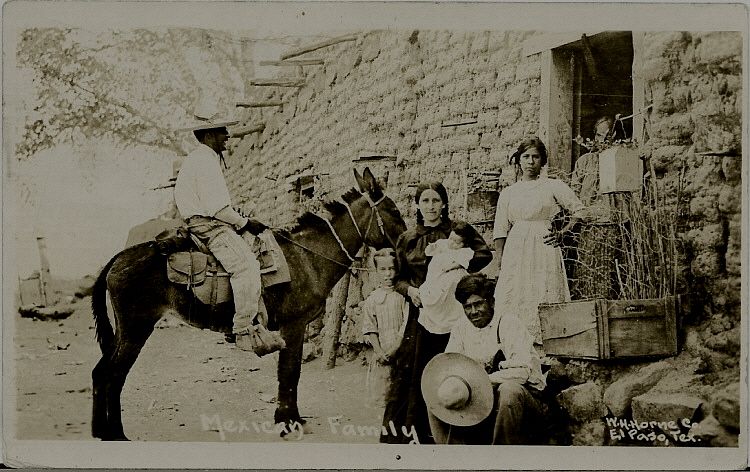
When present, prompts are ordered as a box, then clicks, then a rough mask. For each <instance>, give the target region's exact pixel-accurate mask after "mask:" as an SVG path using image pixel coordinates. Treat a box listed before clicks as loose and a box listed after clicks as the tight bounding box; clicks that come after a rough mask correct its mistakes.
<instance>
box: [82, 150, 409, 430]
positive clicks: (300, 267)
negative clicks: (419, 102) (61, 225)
mask: <svg viewBox="0 0 750 472" xmlns="http://www.w3.org/2000/svg"><path fill="white" fill-rule="evenodd" d="M206 149H209V148H208V147H206ZM209 150H210V151H211V152H213V153H214V154H212V155H211V157H214V156H218V153H216V151H214V150H213V148H211V149H209ZM217 158H218V157H217ZM354 176H355V178H356V180H357V186H358V190H355V189H351V190H349V191H348V192H346V193H344V194H343V195H342V197H341V199H342V201H331V202H327V203H324V207H325V209H326V210H327V215H326V216H325V217H323V216H320V215H315V214H312V213H305V214H304V215H302V216H301V217H300V218H299V220H298V221H297V225H296V226H295V227H294V228H293V229H291V230H289V231H281V230H273V234H274V236H275V237H276V240H277V241H278V243H279V247H280V249H281V252H282V253H283V256H284V259H285V260H286V261H287V263H288V265H289V273H290V274H292V277H291V280H289V281H288V282H284V283H278V284H275V285H271V286H268V287H266V288H265V289H264V290H263V295H262V296H263V299H264V302H265V305H266V306H268V307H269V308H270V309H271V310H272V313H273V316H271V317H270V320H269V327H270V328H272V329H276V328H277V327H278V329H279V333H280V335H281V337H282V338H283V340H284V342H285V344H286V346H285V347H284V348H283V349H281V351H279V359H278V370H277V377H278V382H279V388H278V394H277V407H276V411H275V413H274V421H275V422H276V423H282V424H284V425H286V426H287V430H291V427H292V425H295V424H297V425H304V424H305V420H303V419H302V416H301V415H300V412H299V410H298V408H297V387H298V384H299V378H300V370H301V365H302V345H303V341H304V335H305V328H306V326H307V324H308V323H309V322H310V321H312V320H314V319H315V318H317V317H319V316H321V314H322V313H323V312H324V311H325V303H326V298H327V297H328V295H329V294H330V292H331V290H332V289H333V287H334V286H335V285H336V283H337V282H338V281H339V280H340V279H341V277H343V275H344V274H345V273H346V271H348V270H349V269H350V268H351V265H352V263H353V261H354V257H353V255H354V254H357V252H358V251H359V250H360V249H361V248H362V247H363V246H365V245H368V246H372V247H375V248H377V249H379V248H383V247H389V246H390V247H393V244H394V241H396V239H397V238H398V236H399V235H400V234H401V233H402V232H403V231H404V230H405V229H406V225H405V224H404V220H403V218H402V216H401V213H400V212H399V210H398V208H396V205H395V204H394V203H393V200H391V199H390V198H389V197H388V196H386V195H385V194H384V193H383V190H382V189H381V188H380V185H379V184H378V183H377V181H376V179H375V177H374V176H373V174H372V172H370V170H369V169H365V170H364V172H363V173H362V175H360V174H359V173H358V172H357V171H356V170H355V171H354ZM219 210H220V209H219ZM214 216H216V214H214ZM239 224H240V222H237V223H235V228H236V227H237V226H239ZM192 246H193V244H192V243H191V242H190V240H189V238H185V237H182V238H175V239H174V241H172V243H171V244H164V242H157V241H148V242H144V243H141V244H137V245H135V246H131V247H128V248H127V249H125V250H123V251H121V252H120V253H118V254H117V255H115V256H114V257H113V258H112V259H111V260H110V261H109V262H107V264H106V265H105V266H104V268H103V269H102V271H101V273H100V274H99V276H98V278H97V280H96V282H95V283H94V288H93V293H92V297H91V305H92V312H93V315H94V321H95V325H96V338H97V341H98V343H99V347H100V349H101V352H102V357H101V359H100V360H99V362H98V363H97V364H96V367H94V370H93V371H92V373H91V377H92V381H93V385H92V387H93V388H92V400H93V408H92V419H91V433H92V435H93V436H94V437H96V438H101V439H104V440H127V437H126V436H125V433H124V431H123V425H122V409H121V401H120V396H121V394H122V388H123V385H124V384H125V379H126V377H127V375H128V372H129V371H130V369H131V368H132V366H133V364H134V363H135V361H136V359H137V358H138V355H139V354H140V352H141V349H142V348H143V346H144V345H145V344H146V341H147V340H148V338H149V337H150V336H151V334H152V333H153V331H154V326H155V325H156V323H157V322H158V321H159V319H161V318H162V317H163V316H164V314H166V313H167V312H171V313H172V314H174V315H176V316H177V317H179V318H180V319H182V320H183V321H185V322H186V323H188V324H189V325H191V326H194V327H197V328H201V329H210V330H213V331H216V332H220V333H231V332H232V330H233V328H234V320H233V319H234V315H235V312H236V309H235V306H234V303H233V302H231V301H226V302H222V303H220V304H218V305H216V306H211V305H209V304H201V303H196V302H195V295H194V294H193V292H192V291H190V290H186V289H185V286H184V285H178V284H175V283H172V282H171V281H170V280H169V278H168V274H167V270H166V266H167V260H168V259H169V257H170V255H171V254H172V253H173V252H176V251H181V250H188V249H190V248H191V247H192ZM107 293H109V298H110V300H111V305H112V312H113V313H112V316H113V318H114V326H115V327H116V330H115V329H113V325H112V323H111V322H110V321H109V317H108V315H107ZM154 373H156V371H155V372H154ZM296 430H297V431H299V426H297V429H296Z"/></svg>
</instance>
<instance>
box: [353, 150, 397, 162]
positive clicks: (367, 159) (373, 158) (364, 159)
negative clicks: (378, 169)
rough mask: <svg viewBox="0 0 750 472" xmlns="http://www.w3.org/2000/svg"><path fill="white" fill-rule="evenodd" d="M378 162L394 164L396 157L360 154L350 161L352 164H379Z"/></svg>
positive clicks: (369, 153) (383, 154)
mask: <svg viewBox="0 0 750 472" xmlns="http://www.w3.org/2000/svg"><path fill="white" fill-rule="evenodd" d="M379 161H391V162H396V155H395V154H388V153H383V152H361V153H360V154H359V157H356V158H354V159H352V162H379Z"/></svg>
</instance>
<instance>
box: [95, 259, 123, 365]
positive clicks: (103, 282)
mask: <svg viewBox="0 0 750 472" xmlns="http://www.w3.org/2000/svg"><path fill="white" fill-rule="evenodd" d="M116 260H117V256H115V257H113V258H112V259H110V261H109V262H107V265H105V266H104V268H103V269H102V271H101V273H100V274H99V277H97V279H96V282H94V290H93V293H92V294H91V309H92V311H93V313H94V326H95V327H96V341H97V342H98V343H99V348H100V349H101V351H102V355H103V356H108V355H110V354H111V353H112V350H113V349H114V347H115V332H114V330H113V329H112V324H111V323H110V322H109V317H108V316H107V274H109V269H111V268H112V264H114V263H115V261H116Z"/></svg>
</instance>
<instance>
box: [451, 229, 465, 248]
mask: <svg viewBox="0 0 750 472" xmlns="http://www.w3.org/2000/svg"><path fill="white" fill-rule="evenodd" d="M448 241H450V243H449V246H450V248H451V249H461V248H462V247H464V238H462V237H461V236H459V235H457V234H456V233H455V232H453V231H451V234H449V235H448Z"/></svg>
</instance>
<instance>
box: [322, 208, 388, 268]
mask: <svg viewBox="0 0 750 472" xmlns="http://www.w3.org/2000/svg"><path fill="white" fill-rule="evenodd" d="M362 196H363V197H364V198H365V200H366V201H367V204H368V205H370V218H369V219H368V220H367V228H365V232H364V234H363V233H362V230H360V228H359V224H358V223H357V219H356V218H355V217H354V212H352V208H351V206H349V204H348V203H347V202H346V201H342V203H343V204H344V206H345V207H346V211H347V213H349V218H351V220H352V224H353V225H354V229H355V230H356V231H357V235H358V236H359V239H360V240H361V241H362V244H366V240H365V238H366V237H367V235H368V234H369V233H370V228H371V227H372V221H373V219H374V220H375V221H377V224H378V229H380V234H382V235H383V236H385V238H386V239H387V240H388V241H389V242H390V243H391V246H393V247H396V244H395V242H394V241H393V239H392V238H391V237H390V235H389V234H388V233H387V232H386V231H385V224H384V223H383V217H382V216H380V211H378V205H380V204H381V203H383V200H385V195H383V196H382V197H380V198H379V199H378V200H377V201H373V200H372V198H370V195H369V194H368V193H363V194H362ZM325 222H326V223H327V224H328V227H329V228H330V229H331V233H333V237H334V238H335V239H336V242H337V243H339V246H340V247H341V250H342V251H344V254H345V255H346V257H347V259H349V261H350V262H354V257H352V255H351V254H349V251H347V250H346V247H344V243H343V242H342V241H341V238H340V237H339V235H338V233H336V229H335V228H334V227H333V224H332V223H331V221H330V220H328V219H325Z"/></svg>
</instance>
